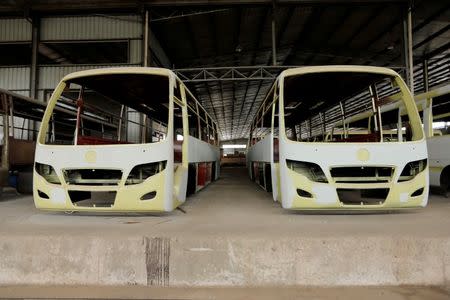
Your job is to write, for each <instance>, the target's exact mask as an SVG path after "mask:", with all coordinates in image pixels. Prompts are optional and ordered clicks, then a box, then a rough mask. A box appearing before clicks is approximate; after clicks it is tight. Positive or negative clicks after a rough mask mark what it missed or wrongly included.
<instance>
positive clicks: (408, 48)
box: [403, 5, 414, 95]
mask: <svg viewBox="0 0 450 300" xmlns="http://www.w3.org/2000/svg"><path fill="white" fill-rule="evenodd" d="M403 58H404V64H405V67H406V72H405V79H406V82H407V84H408V85H409V89H410V90H411V93H412V94H413V95H414V66H413V45H412V12H411V6H410V5H408V7H407V11H406V15H405V18H404V20H403Z"/></svg>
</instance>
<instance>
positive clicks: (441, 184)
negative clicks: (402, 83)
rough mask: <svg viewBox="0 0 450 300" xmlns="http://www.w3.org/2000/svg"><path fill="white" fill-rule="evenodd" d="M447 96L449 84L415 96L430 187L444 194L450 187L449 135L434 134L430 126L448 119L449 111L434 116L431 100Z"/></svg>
mask: <svg viewBox="0 0 450 300" xmlns="http://www.w3.org/2000/svg"><path fill="white" fill-rule="evenodd" d="M449 94H450V84H446V85H444V86H441V87H438V88H434V89H433V90H431V91H429V92H425V93H422V94H419V95H416V96H415V100H416V103H417V107H418V109H419V110H420V111H423V123H424V130H425V136H426V138H427V147H428V161H429V164H430V186H433V187H438V188H441V189H442V191H443V192H445V193H446V192H447V190H448V188H449V187H450V135H449V134H447V135H442V133H441V134H436V133H435V131H434V130H433V126H432V124H433V121H439V120H441V118H443V119H444V118H448V116H450V111H446V112H445V113H444V114H440V115H436V114H434V113H433V98H437V97H441V96H446V95H449Z"/></svg>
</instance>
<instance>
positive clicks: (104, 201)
mask: <svg viewBox="0 0 450 300" xmlns="http://www.w3.org/2000/svg"><path fill="white" fill-rule="evenodd" d="M69 197H70V200H71V201H72V204H73V205H75V206H81V207H111V206H113V205H114V201H115V200H116V192H114V191H111V192H85V191H69Z"/></svg>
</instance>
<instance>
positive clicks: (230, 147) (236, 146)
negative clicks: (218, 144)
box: [222, 145, 247, 149]
mask: <svg viewBox="0 0 450 300" xmlns="http://www.w3.org/2000/svg"><path fill="white" fill-rule="evenodd" d="M245 148H247V145H222V149H245Z"/></svg>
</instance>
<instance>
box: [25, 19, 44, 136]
mask: <svg viewBox="0 0 450 300" xmlns="http://www.w3.org/2000/svg"><path fill="white" fill-rule="evenodd" d="M40 28H41V20H40V18H39V17H34V18H33V19H32V26H31V68H30V97H31V98H34V99H37V98H38V86H39V70H38V64H37V63H38V62H37V59H38V53H39V40H40V31H41V30H40ZM35 128H36V122H35V121H30V122H28V130H31V131H32V132H31V138H32V140H36V131H35ZM27 138H29V137H27Z"/></svg>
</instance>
